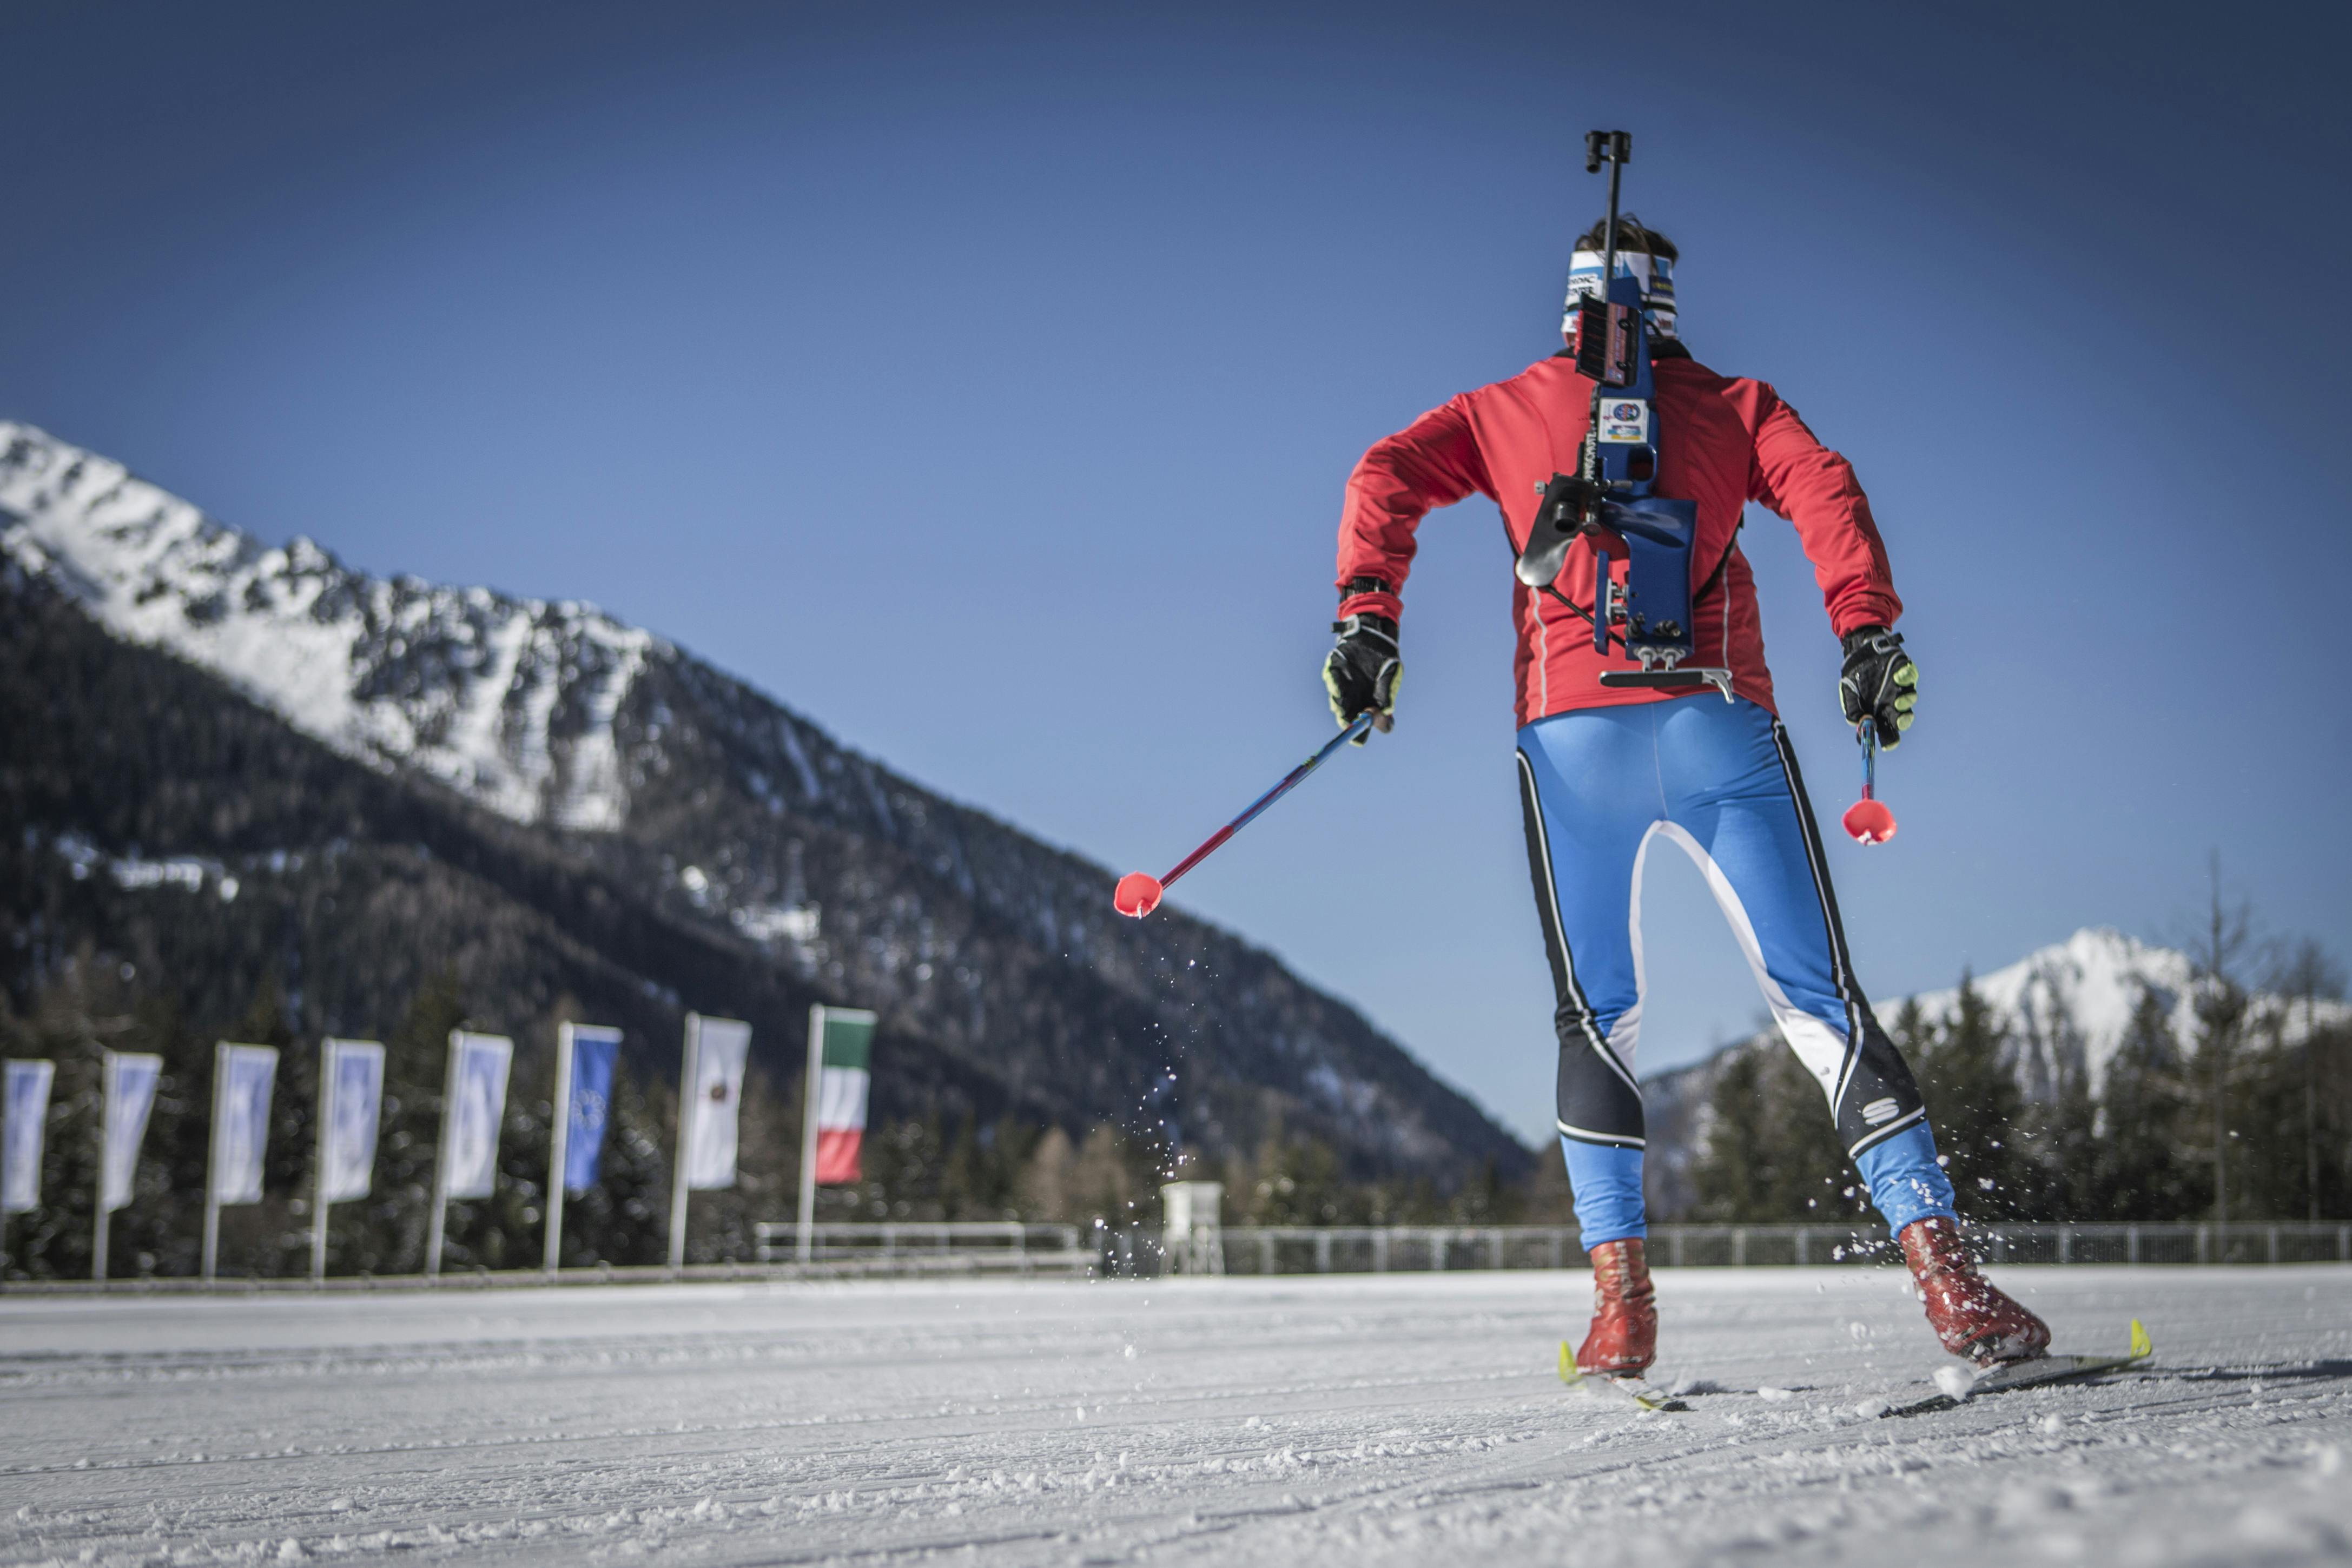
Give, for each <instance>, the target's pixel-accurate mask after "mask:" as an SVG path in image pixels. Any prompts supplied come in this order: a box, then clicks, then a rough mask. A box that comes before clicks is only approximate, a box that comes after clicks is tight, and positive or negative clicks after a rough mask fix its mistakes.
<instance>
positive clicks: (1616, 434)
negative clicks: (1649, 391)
mask: <svg viewBox="0 0 2352 1568" xmlns="http://www.w3.org/2000/svg"><path fill="white" fill-rule="evenodd" d="M1649 439H1650V405H1649V404H1648V403H1647V402H1643V400H1642V399H1640V398H1633V397H1612V398H1610V399H1608V400H1607V401H1606V402H1602V403H1601V440H1603V441H1613V442H1621V443H1622V442H1633V441H1647V440H1649Z"/></svg>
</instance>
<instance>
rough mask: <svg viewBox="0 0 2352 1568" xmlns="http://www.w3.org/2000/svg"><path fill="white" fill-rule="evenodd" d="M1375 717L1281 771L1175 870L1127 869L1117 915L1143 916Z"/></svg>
mask: <svg viewBox="0 0 2352 1568" xmlns="http://www.w3.org/2000/svg"><path fill="white" fill-rule="evenodd" d="M1378 716H1379V715H1378V714H1376V713H1374V712H1373V711H1372V710H1371V709H1370V708H1366V709H1365V710H1364V711H1363V712H1361V713H1360V714H1358V715H1357V716H1356V717H1355V721H1354V722H1353V723H1351V724H1349V726H1348V727H1347V728H1345V729H1343V730H1341V731H1340V732H1339V734H1337V735H1335V736H1333V737H1331V740H1330V743H1329V744H1328V745H1327V746H1325V747H1323V749H1322V750H1320V751H1318V752H1317V753H1316V754H1315V755H1314V756H1312V757H1310V758H1307V760H1306V761H1304V762H1302V763H1300V764H1299V765H1298V766H1297V767H1296V768H1292V769H1291V770H1290V771H1289V772H1287V773H1286V774H1284V775H1283V776H1282V782H1281V783H1279V784H1276V786H1275V787H1274V788H1273V789H1269V790H1267V791H1266V792H1265V794H1263V795H1260V796H1259V797H1258V798H1257V799H1256V800H1253V801H1251V802H1250V807H1249V810H1246V811H1244V812H1243V813H1242V814H1241V815H1240V816H1238V817H1235V818H1234V820H1233V821H1230V822H1227V823H1226V824H1225V825H1224V826H1223V827H1222V828H1219V829H1218V830H1217V831H1215V832H1213V833H1212V834H1210V835H1209V838H1208V841H1207V842H1205V843H1203V844H1202V846H1201V847H1200V848H1199V849H1197V850H1194V851H1193V852H1192V853H1191V854H1189V855H1186V856H1185V857H1184V858H1183V859H1182V860H1181V861H1178V862H1176V869H1175V870H1174V871H1171V872H1170V873H1168V874H1167V875H1166V876H1153V875H1151V874H1150V873H1148V872H1139V871H1131V872H1129V873H1127V874H1126V875H1125V876H1123V877H1120V878H1119V879H1118V887H1117V888H1116V889H1114V890H1113V891H1112V893H1111V895H1110V901H1111V903H1112V904H1114V905H1115V906H1116V907H1117V908H1118V912H1119V913H1120V914H1121V915H1132V916H1133V917H1134V918H1136V919H1138V920H1140V919H1142V918H1143V917H1144V916H1145V915H1149V914H1150V913H1151V912H1152V911H1153V910H1155V909H1157V908H1159V907H1160V899H1161V898H1163V897H1165V896H1166V895H1167V893H1168V890H1169V889H1170V888H1171V887H1172V886H1174V885H1175V883H1176V879H1177V878H1178V877H1180V876H1182V875H1183V874H1184V873H1186V872H1188V871H1191V870H1192V868H1193V867H1194V866H1196V865H1199V864H1200V863H1201V862H1202V861H1204V860H1207V859H1208V858H1209V857H1210V856H1211V855H1213V854H1214V853H1216V852H1217V850H1218V849H1219V848H1220V847H1221V846H1222V845H1223V843H1224V841H1226V840H1227V839H1230V838H1232V837H1233V836H1234V834H1235V833H1238V832H1240V831H1242V830H1243V829H1244V828H1246V827H1248V826H1249V825H1250V819H1251V818H1253V817H1255V816H1256V815H1257V814H1258V813H1259V812H1260V811H1263V810H1265V809H1266V808H1267V807H1268V806H1271V805H1273V804H1274V803H1275V802H1276V800H1281V799H1282V798H1283V797H1284V796H1285V795H1287V794H1289V793H1290V791H1291V790H1292V789H1294V788H1296V787H1297V784H1298V782H1299V780H1301V779H1305V778H1306V777H1307V775H1308V774H1309V773H1312V772H1314V771H1315V770H1316V769H1317V768H1320V767H1322V766H1323V764H1324V763H1325V762H1327V761H1328V760H1330V757H1331V754H1332V753H1333V752H1335V751H1337V750H1339V748H1340V747H1343V746H1345V745H1347V744H1348V742H1349V741H1351V740H1355V739H1357V738H1359V737H1361V736H1362V735H1363V734H1364V732H1365V731H1366V730H1369V729H1370V728H1371V727H1372V720H1373V719H1375V718H1377V717H1378Z"/></svg>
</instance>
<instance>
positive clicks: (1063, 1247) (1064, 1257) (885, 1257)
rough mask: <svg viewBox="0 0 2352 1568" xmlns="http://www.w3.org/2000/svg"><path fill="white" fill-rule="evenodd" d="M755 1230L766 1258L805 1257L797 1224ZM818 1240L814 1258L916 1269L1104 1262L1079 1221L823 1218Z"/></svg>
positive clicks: (998, 1269)
mask: <svg viewBox="0 0 2352 1568" xmlns="http://www.w3.org/2000/svg"><path fill="white" fill-rule="evenodd" d="M751 1231H752V1236H753V1239H754V1240H755V1241H756V1242H757V1245H758V1257H759V1260H760V1261H761V1262H762V1263H791V1262H794V1261H796V1260H798V1259H799V1257H800V1230H799V1228H798V1227H797V1226H795V1225H793V1224H790V1223H784V1224H768V1223H761V1224H759V1225H755V1226H753V1227H752V1228H751ZM812 1242H813V1245H812V1246H811V1248H810V1259H811V1260H812V1261H814V1262H828V1263H829V1262H842V1261H852V1260H855V1261H869V1262H873V1263H877V1264H883V1265H889V1266H896V1267H901V1268H904V1269H906V1270H908V1272H910V1273H911V1272H919V1271H925V1270H947V1271H971V1272H988V1273H1016V1274H1035V1273H1055V1272H1061V1273H1076V1274H1086V1273H1090V1272H1094V1271H1096V1270H1097V1269H1098V1268H1099V1266H1100V1262H1101V1257H1102V1253H1101V1249H1100V1247H1099V1246H1081V1245H1080V1244H1079V1241H1078V1228H1077V1227H1076V1226H1075V1225H1026V1224H1023V1223H1022V1222H1021V1221H1019V1220H1011V1219H1007V1220H961V1221H950V1222H946V1223H940V1224H920V1223H913V1222H899V1221H885V1222H883V1223H880V1224H874V1225H819V1226H815V1227H814V1228H813V1235H812Z"/></svg>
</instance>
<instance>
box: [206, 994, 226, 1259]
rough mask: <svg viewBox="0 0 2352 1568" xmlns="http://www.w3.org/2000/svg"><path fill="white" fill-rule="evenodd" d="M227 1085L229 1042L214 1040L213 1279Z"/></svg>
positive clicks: (209, 1207) (210, 1145)
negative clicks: (222, 1127) (222, 1117)
mask: <svg viewBox="0 0 2352 1568" xmlns="http://www.w3.org/2000/svg"><path fill="white" fill-rule="evenodd" d="M227 1087H228V1042H227V1041H226V1040H215V1041H213V1135H212V1137H211V1138H210V1140H208V1141H207V1142H206V1144H205V1262H204V1281H205V1284H207V1285H209V1284H211V1283H212V1282H213V1274H214V1270H215V1265H217V1264H218V1263H219V1261H220V1145H221V1114H222V1112H223V1111H224V1110H225V1109H226V1103H227V1102H226V1090H227Z"/></svg>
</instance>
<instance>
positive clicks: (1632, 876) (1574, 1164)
mask: <svg viewBox="0 0 2352 1568" xmlns="http://www.w3.org/2000/svg"><path fill="white" fill-rule="evenodd" d="M1519 787H1520V802H1521V805H1522V806H1523V808H1524V809H1525V811H1526V815H1527V832H1528V866H1529V870H1530V872H1531V873H1532V874H1533V877H1534V881H1535V890H1536V906H1537V910H1538V914H1539V915H1540V916H1541V918H1542V922H1543V928H1544V947H1545V951H1546V953H1547V955H1548V956H1549V958H1550V960H1551V971H1552V987H1553V992H1554V995H1555V997H1556V998H1557V1000H1558V1007H1557V1009H1556V1010H1555V1013H1554V1015H1553V1017H1554V1024H1555V1026H1556V1029H1557V1032H1558V1034H1559V1118H1558V1119H1559V1134H1560V1146H1561V1148H1562V1150H1563V1151H1564V1152H1565V1153H1566V1155H1567V1157H1568V1175H1569V1183H1570V1186H1571V1187H1572V1188H1573V1189H1574V1192H1575V1196H1576V1214H1577V1220H1578V1223H1579V1224H1580V1225H1581V1226H1582V1228H1583V1241H1584V1245H1585V1246H1587V1247H1588V1248H1589V1247H1596V1246H1599V1245H1600V1244H1601V1242H1604V1241H1612V1240H1617V1239H1622V1238H1624V1237H1629V1236H1640V1235H1642V1234H1643V1230H1644V1227H1643V1208H1642V1180H1641V1166H1642V1149H1643V1131H1644V1129H1643V1119H1642V1095H1641V1090H1640V1088H1639V1086H1638V1084H1637V1083H1636V1082H1635V1079H1634V1076H1633V1053H1634V1046H1635V1043H1636V1041H1637V1040H1638V1039H1639V1037H1640V1033H1641V1025H1642V991H1643V978H1642V866H1643V861H1644V859H1645V858H1646V857H1647V855H1648V854H1649V851H1650V844H1651V841H1653V840H1654V839H1661V838H1663V839H1664V840H1666V841H1669V842H1671V843H1673V844H1675V846H1677V847H1678V848H1680V849H1681V850H1682V851H1683V852H1685V854H1687V855H1689V856H1690V857H1691V859H1692V860H1693V861H1694V862H1696V864H1697V866H1698V869H1699V872H1700V873H1701V874H1702V875H1703V876H1705V877H1706V883H1707V886H1708V887H1709V888H1710V889H1711V890H1713V892H1714V894H1715V899H1716V903H1717V905H1718V906H1719V907H1720V908H1721V909H1722V911H1723V914H1724V918H1725V919H1727V920H1728V921H1729V922H1730V923H1731V929H1732V933H1733V935H1734V936H1736V937H1738V942H1739V947H1740V951H1741V952H1743V953H1745V954H1746V955H1747V957H1748V967H1749V968H1750V969H1751V970H1752V971H1754V973H1755V976H1756V983H1757V985H1758V987H1759V988H1760V989H1761V990H1762V991H1763V993H1764V999H1765V1001H1766V1002H1767V1003H1768V1004H1769V1007H1770V1008H1771V1010H1772V1019H1773V1022H1774V1023H1775V1024H1777V1025H1778V1026H1779V1028H1780V1035H1781V1038H1782V1039H1784V1040H1787V1041H1788V1043H1789V1046H1790V1049H1791V1050H1792V1051H1795V1052H1796V1054H1797V1058H1798V1060H1799V1061H1801V1062H1803V1063H1804V1065H1805V1068H1806V1070H1807V1071H1810V1072H1811V1074H1812V1075H1813V1077H1814V1078H1815V1079H1816V1080H1817V1081H1818V1082H1820V1084H1821V1086H1822V1093H1823V1095H1824V1096H1826V1097H1827V1099H1828V1101H1829V1105H1830V1113H1831V1114H1832V1116H1833V1117H1834V1118H1835V1119H1836V1123H1837V1131H1838V1139H1839V1142H1840V1143H1841V1144H1842V1145H1843V1146H1844V1148H1845V1151H1846V1154H1847V1155H1848V1156H1849V1157H1850V1158H1852V1159H1853V1161H1854V1162H1855V1165H1856V1167H1857V1168H1858V1169H1860V1170H1861V1172H1862V1174H1863V1176H1864V1180H1865V1181H1866V1182H1867V1183H1868V1185H1869V1187H1870V1194H1871V1200H1872V1201H1873V1202H1874V1204H1876V1205H1877V1207H1878V1211H1879V1213H1880V1214H1881V1215H1883V1216H1884V1217H1885V1219H1886V1221H1887V1223H1888V1225H1889V1227H1890V1228H1893V1229H1894V1230H1895V1231H1897V1232H1900V1231H1901V1230H1902V1228H1903V1227H1905V1226H1906V1225H1908V1224H1910V1223H1911V1222H1912V1221H1913V1220H1915V1219H1918V1218H1923V1217H1925V1216H1927V1215H1948V1214H1950V1213H1951V1212H1952V1189H1951V1184H1950V1183H1949V1182H1948V1180H1947V1179H1946V1178H1945V1176H1944V1172H1943V1169H1942V1167H1941V1166H1939V1165H1938V1164H1937V1160H1936V1146H1935V1140H1934V1137H1933V1135H1932V1134H1930V1133H1929V1132H1928V1129H1927V1111H1926V1108H1925V1107H1924V1106H1923V1105H1922V1103H1921V1102H1920V1099H1919V1091H1918V1087H1917V1085H1916V1084H1915V1083H1914V1082H1913V1081H1912V1078H1911V1071H1910V1069H1909V1068H1908V1067H1907V1066H1906V1065H1905V1063H1904V1061H1903V1058H1902V1055H1901V1054H1900V1053H1899V1052H1898V1051H1896V1050H1895V1043H1894V1041H1892V1040H1889V1039H1887V1037H1886V1033H1885V1030H1882V1029H1881V1028H1880V1027H1879V1024H1878V1019H1877V1018H1876V1016H1875V1015H1874V1014H1873V1013H1872V1011H1871V1009H1870V1003H1869V1001H1868V1000H1867V999H1866V998H1864V996H1863V994H1862V988H1861V987H1860V986H1859V985H1858V984H1856V983H1855V981H1854V978H1853V968H1852V966H1851V964H1850V963H1849V962H1848V960H1847V956H1846V947H1845V933H1844V931H1843V928H1842V927H1841V926H1840V925H1839V922H1838V912H1837V898H1836V894H1834V893H1833V892H1832V889H1831V887H1830V880H1829V869H1828V865H1827V862H1826V861H1825V860H1824V858H1823V856H1822V842H1821V834H1820V831H1819V830H1818V829H1817V828H1816V826H1815V824H1814V821H1813V814H1812V807H1811V804H1810V802H1808V800H1806V798H1805V789H1804V783H1803V780H1802V779H1801V778H1800V776H1799V775H1798V772H1797V759H1796V755H1795V753H1794V752H1793V751H1792V750H1791V749H1790V745H1789V737H1788V735H1787V733H1786V732H1785V731H1784V730H1782V728H1781V727H1780V721H1779V720H1777V719H1775V718H1774V717H1773V716H1771V715H1770V714H1769V713H1768V712H1766V711H1765V710H1764V709H1763V708H1761V707H1759V706H1757V705H1756V704H1754V703H1751V702H1748V701H1747V700H1746V699H1744V698H1742V699H1739V700H1737V701H1734V702H1730V703H1725V702H1723V701H1721V700H1720V699H1719V698H1717V696H1716V695H1715V694H1714V693H1712V692H1709V693H1707V694H1706V695H1704V696H1691V697H1681V698H1676V699H1675V700H1673V701H1670V702H1654V703H1642V704H1637V705H1633V706H1625V707H1610V708H1584V709H1580V710H1578V711H1576V712H1572V713H1563V714H1554V715H1553V716H1550V717H1549V718H1544V719H1538V720H1537V721H1536V722H1535V723H1533V724H1531V725H1528V727H1526V728H1524V729H1522V730H1520V731H1519Z"/></svg>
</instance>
